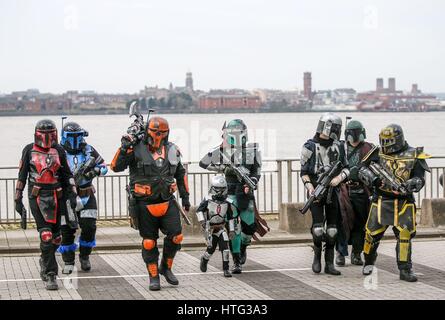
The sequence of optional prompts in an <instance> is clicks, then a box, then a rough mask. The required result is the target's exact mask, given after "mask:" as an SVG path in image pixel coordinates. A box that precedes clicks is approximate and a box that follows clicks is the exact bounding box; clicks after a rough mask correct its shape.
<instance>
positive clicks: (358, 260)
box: [351, 251, 363, 266]
mask: <svg viewBox="0 0 445 320" xmlns="http://www.w3.org/2000/svg"><path fill="white" fill-rule="evenodd" d="M351 264H353V265H355V266H362V265H363V260H362V256H361V254H360V252H359V253H355V252H354V251H353V252H351Z"/></svg>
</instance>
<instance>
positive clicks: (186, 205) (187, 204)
mask: <svg viewBox="0 0 445 320" xmlns="http://www.w3.org/2000/svg"><path fill="white" fill-rule="evenodd" d="M190 206H191V204H190V200H189V198H188V197H187V198H182V207H183V208H184V210H185V211H189V210H190Z"/></svg>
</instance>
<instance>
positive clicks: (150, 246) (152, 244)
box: [142, 239, 156, 251]
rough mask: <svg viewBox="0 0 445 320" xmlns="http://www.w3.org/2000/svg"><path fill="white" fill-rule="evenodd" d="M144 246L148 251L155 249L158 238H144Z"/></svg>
mask: <svg viewBox="0 0 445 320" xmlns="http://www.w3.org/2000/svg"><path fill="white" fill-rule="evenodd" d="M142 247H143V248H144V249H145V250H147V251H150V250H153V249H154V248H155V247H156V240H152V239H144V240H143V241H142Z"/></svg>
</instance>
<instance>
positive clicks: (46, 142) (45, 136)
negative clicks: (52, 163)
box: [34, 119, 57, 149]
mask: <svg viewBox="0 0 445 320" xmlns="http://www.w3.org/2000/svg"><path fill="white" fill-rule="evenodd" d="M56 143H57V127H56V124H55V123H54V121H52V120H49V119H44V120H40V121H39V122H37V124H36V127H35V131H34V144H35V145H37V146H39V147H41V148H44V149H49V148H51V147H53V146H54V145H55V144H56Z"/></svg>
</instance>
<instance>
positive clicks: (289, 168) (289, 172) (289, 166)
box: [287, 160, 292, 203]
mask: <svg viewBox="0 0 445 320" xmlns="http://www.w3.org/2000/svg"><path fill="white" fill-rule="evenodd" d="M287 202H289V203H290V202H292V160H288V161H287Z"/></svg>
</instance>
